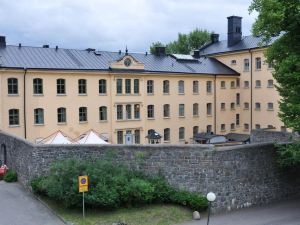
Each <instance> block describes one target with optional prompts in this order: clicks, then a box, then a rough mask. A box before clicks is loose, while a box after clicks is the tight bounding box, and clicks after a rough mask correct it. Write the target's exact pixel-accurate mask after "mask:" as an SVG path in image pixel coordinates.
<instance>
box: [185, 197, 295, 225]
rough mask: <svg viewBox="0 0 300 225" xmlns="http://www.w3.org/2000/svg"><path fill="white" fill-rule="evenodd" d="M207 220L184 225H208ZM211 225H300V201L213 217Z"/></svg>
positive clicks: (203, 219)
mask: <svg viewBox="0 0 300 225" xmlns="http://www.w3.org/2000/svg"><path fill="white" fill-rule="evenodd" d="M206 223H207V218H206V217H205V218H202V219H201V220H199V221H192V222H190V223H185V224H182V225H206ZM209 225H300V199H298V200H292V201H286V202H280V203H275V204H271V205H268V206H264V207H255V208H248V209H242V210H239V211H234V212H231V213H227V214H220V215H212V217H211V218H210V222H209Z"/></svg>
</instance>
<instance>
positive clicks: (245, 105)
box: [244, 102, 249, 110]
mask: <svg viewBox="0 0 300 225" xmlns="http://www.w3.org/2000/svg"><path fill="white" fill-rule="evenodd" d="M244 109H246V110H247V109H249V102H245V103H244Z"/></svg>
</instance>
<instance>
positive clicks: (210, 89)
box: [206, 81, 212, 93]
mask: <svg viewBox="0 0 300 225" xmlns="http://www.w3.org/2000/svg"><path fill="white" fill-rule="evenodd" d="M206 92H207V93H212V81H206Z"/></svg>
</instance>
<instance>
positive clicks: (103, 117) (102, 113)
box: [99, 106, 107, 121]
mask: <svg viewBox="0 0 300 225" xmlns="http://www.w3.org/2000/svg"><path fill="white" fill-rule="evenodd" d="M99 119H100V120H101V121H105V120H107V107H106V106H101V107H100V108H99Z"/></svg>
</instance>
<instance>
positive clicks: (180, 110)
mask: <svg viewBox="0 0 300 225" xmlns="http://www.w3.org/2000/svg"><path fill="white" fill-rule="evenodd" d="M178 114H179V117H183V116H184V104H179V112H178Z"/></svg>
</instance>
